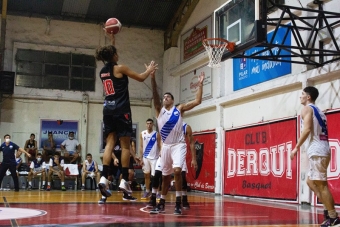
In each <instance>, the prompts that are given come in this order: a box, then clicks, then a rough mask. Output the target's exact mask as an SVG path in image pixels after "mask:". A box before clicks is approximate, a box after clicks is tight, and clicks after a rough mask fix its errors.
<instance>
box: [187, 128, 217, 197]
mask: <svg viewBox="0 0 340 227" xmlns="http://www.w3.org/2000/svg"><path fill="white" fill-rule="evenodd" d="M194 140H195V149H196V159H197V165H198V169H197V171H195V169H194V168H193V167H191V151H190V147H189V144H187V156H186V162H187V166H188V173H187V182H188V186H190V187H191V189H194V190H199V191H204V192H214V190H215V132H211V133H205V134H194Z"/></svg>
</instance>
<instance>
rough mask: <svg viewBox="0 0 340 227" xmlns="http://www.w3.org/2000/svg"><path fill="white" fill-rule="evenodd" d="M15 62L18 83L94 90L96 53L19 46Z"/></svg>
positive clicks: (54, 87) (52, 87)
mask: <svg viewBox="0 0 340 227" xmlns="http://www.w3.org/2000/svg"><path fill="white" fill-rule="evenodd" d="M15 61H16V65H17V69H16V74H17V76H16V82H15V84H16V85H17V86H22V87H32V88H44V89H60V90H73V91H74V90H75V91H94V89H95V80H96V77H95V73H96V61H95V58H94V56H91V55H85V54H73V53H57V52H51V51H39V50H27V49H18V51H17V53H16V56H15Z"/></svg>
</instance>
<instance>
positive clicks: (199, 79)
mask: <svg viewBox="0 0 340 227" xmlns="http://www.w3.org/2000/svg"><path fill="white" fill-rule="evenodd" d="M204 77H205V73H204V72H201V74H200V75H199V76H198V82H199V83H200V84H202V85H203V81H204Z"/></svg>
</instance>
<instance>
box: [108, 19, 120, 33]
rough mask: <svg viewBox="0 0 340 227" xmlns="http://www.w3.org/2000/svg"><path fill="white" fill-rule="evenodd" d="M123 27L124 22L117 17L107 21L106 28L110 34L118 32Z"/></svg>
mask: <svg viewBox="0 0 340 227" xmlns="http://www.w3.org/2000/svg"><path fill="white" fill-rule="evenodd" d="M121 28H122V24H121V23H120V21H119V20H118V19H117V18H110V19H108V20H107V21H106V23H105V28H104V30H105V31H106V33H108V34H117V33H118V32H120V29H121Z"/></svg>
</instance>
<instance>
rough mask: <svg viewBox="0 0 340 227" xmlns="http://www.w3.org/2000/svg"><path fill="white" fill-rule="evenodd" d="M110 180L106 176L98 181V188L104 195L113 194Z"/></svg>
mask: <svg viewBox="0 0 340 227" xmlns="http://www.w3.org/2000/svg"><path fill="white" fill-rule="evenodd" d="M108 184H109V181H108V180H107V179H106V178H105V177H101V178H100V181H99V183H98V188H99V190H100V192H101V193H102V195H103V196H105V197H110V196H111V195H112V193H111V191H110V189H109V186H108Z"/></svg>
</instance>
